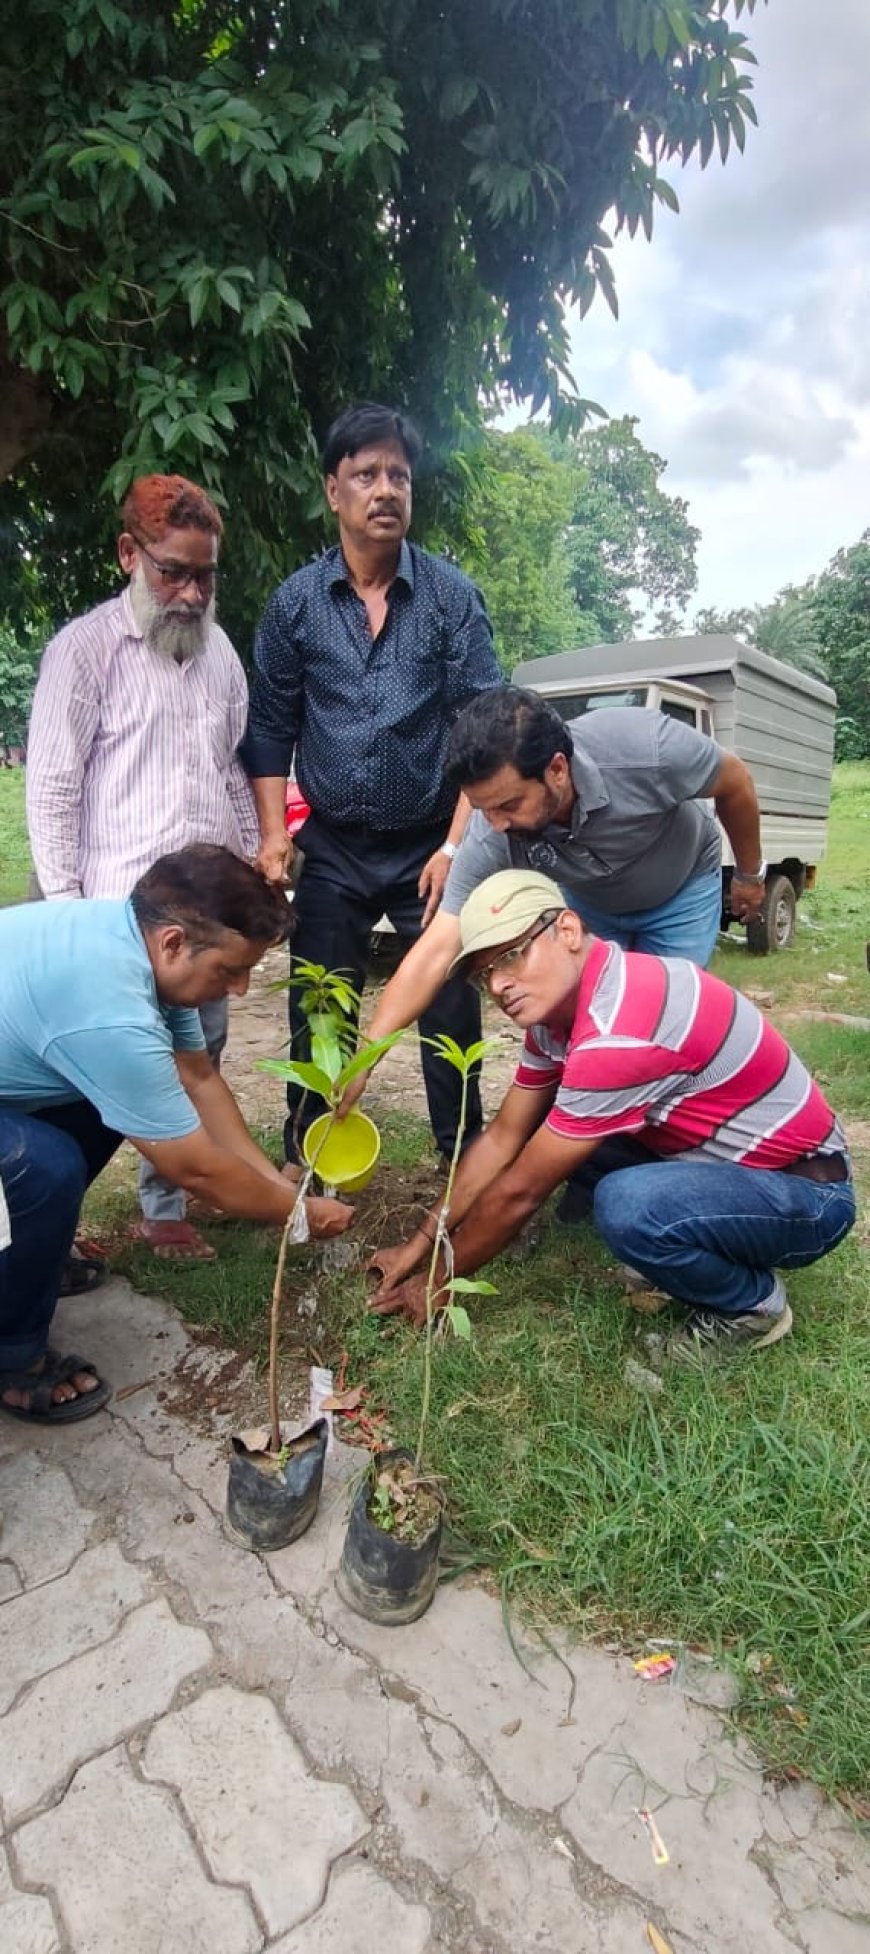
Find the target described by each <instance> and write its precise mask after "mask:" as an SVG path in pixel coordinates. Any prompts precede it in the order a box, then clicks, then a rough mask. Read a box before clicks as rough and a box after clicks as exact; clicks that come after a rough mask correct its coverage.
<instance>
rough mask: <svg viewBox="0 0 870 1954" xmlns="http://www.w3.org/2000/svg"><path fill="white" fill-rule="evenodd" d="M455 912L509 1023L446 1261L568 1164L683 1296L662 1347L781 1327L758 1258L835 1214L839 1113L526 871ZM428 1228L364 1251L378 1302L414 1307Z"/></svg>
mask: <svg viewBox="0 0 870 1954" xmlns="http://www.w3.org/2000/svg"><path fill="white" fill-rule="evenodd" d="M460 925H461V942H462V949H461V953H460V956H459V957H458V958H457V966H458V967H459V968H461V969H462V970H463V971H464V973H465V974H466V975H468V976H469V977H471V978H472V979H473V980H475V981H476V982H477V983H478V985H479V986H480V987H481V988H482V989H484V990H485V991H486V992H488V993H489V994H490V995H491V996H492V997H494V998H495V1000H496V1002H497V1003H498V1004H499V1005H500V1006H501V1008H502V1010H503V1011H504V1012H505V1014H506V1016H507V1017H508V1018H510V1020H511V1022H512V1023H513V1024H516V1025H519V1026H522V1027H523V1029H524V1030H525V1033H526V1038H525V1045H524V1049H523V1053H522V1056H521V1059H520V1063H519V1066H518V1068H517V1072H516V1077H515V1080H514V1084H513V1086H512V1087H511V1089H510V1091H509V1092H508V1094H507V1097H506V1099H505V1100H504V1102H503V1104H502V1106H501V1108H500V1110H499V1112H498V1114H497V1116H496V1118H495V1120H494V1121H493V1123H492V1125H491V1126H490V1127H489V1128H488V1129H487V1131H486V1133H485V1134H484V1135H483V1136H482V1138H481V1139H480V1140H479V1141H477V1142H476V1144H475V1145H474V1147H472V1148H471V1149H470V1150H469V1152H468V1154H467V1156H466V1158H465V1160H464V1161H463V1162H462V1164H461V1166H460V1170H459V1173H458V1175H457V1180H456V1184H455V1188H454V1193H453V1199H452V1201H451V1207H450V1240H451V1247H452V1257H453V1266H454V1270H455V1273H456V1274H462V1275H464V1274H467V1273H469V1272H470V1271H472V1270H474V1269H477V1268H478V1267H479V1266H480V1264H481V1263H482V1262H487V1261H489V1259H490V1258H491V1257H492V1256H493V1255H495V1254H497V1253H498V1251H499V1249H501V1248H502V1247H503V1246H504V1244H505V1243H506V1242H508V1241H510V1240H511V1239H512V1237H513V1236H514V1235H516V1234H517V1232H518V1230H519V1229H520V1228H521V1227H522V1225H523V1223H524V1222H525V1221H526V1220H527V1218H528V1217H529V1215H531V1214H533V1213H534V1211H535V1209H536V1208H538V1207H539V1206H540V1204H541V1202H542V1201H544V1200H545V1199H546V1197H547V1195H548V1194H550V1193H551V1192H552V1190H553V1189H554V1188H555V1187H557V1186H558V1185H559V1183H560V1182H561V1181H564V1180H565V1179H566V1178H567V1177H568V1176H569V1175H573V1174H575V1173H576V1171H577V1169H578V1168H583V1167H584V1166H586V1164H587V1163H588V1168H587V1171H588V1175H589V1180H590V1184H591V1185H592V1186H593V1188H594V1216H595V1221H596V1224H597V1226H598V1229H599V1232H600V1233H601V1234H602V1235H603V1237H604V1239H605V1241H606V1242H607V1243H608V1245H609V1247H610V1248H611V1249H612V1250H613V1251H614V1253H615V1254H616V1255H617V1256H619V1258H620V1259H621V1260H623V1261H624V1262H625V1263H627V1264H628V1265H629V1267H630V1269H631V1270H632V1271H634V1272H638V1273H639V1275H640V1276H641V1277H642V1278H644V1279H645V1281H646V1282H648V1283H649V1284H651V1285H652V1286H654V1287H655V1288H658V1289H661V1290H664V1291H665V1293H666V1294H667V1295H669V1296H671V1297H673V1298H674V1299H675V1300H676V1301H677V1302H679V1303H682V1304H684V1305H685V1306H686V1309H687V1315H686V1318H685V1321H684V1323H683V1325H682V1327H681V1329H680V1330H679V1331H678V1333H677V1334H676V1336H675V1337H673V1338H672V1339H671V1342H670V1351H671V1354H673V1355H674V1356H677V1357H680V1358H683V1359H689V1360H691V1361H697V1360H698V1359H699V1358H701V1357H703V1356H704V1355H705V1354H706V1353H707V1352H709V1351H710V1350H713V1349H723V1348H736V1347H738V1346H749V1347H754V1348H761V1347H763V1346H765V1345H768V1344H771V1343H775V1342H778V1341H779V1339H780V1338H781V1337H783V1336H786V1335H787V1334H788V1332H789V1330H790V1329H791V1322H792V1317H791V1310H790V1308H789V1304H788V1301H787V1298H786V1293H785V1287H784V1284H783V1282H782V1278H781V1276H780V1275H779V1273H778V1271H779V1270H780V1269H782V1268H799V1267H802V1266H803V1265H805V1264H806V1263H810V1262H814V1261H816V1260H817V1259H818V1258H819V1257H820V1256H822V1255H826V1254H827V1253H828V1251H829V1249H831V1248H833V1247H834V1246H835V1244H836V1243H837V1242H838V1241H840V1240H841V1239H842V1237H843V1236H844V1235H845V1234H846V1233H847V1232H848V1230H849V1229H850V1228H851V1226H852V1224H853V1221H854V1219H855V1195H854V1188H853V1185H852V1176H851V1167H850V1162H849V1155H848V1151H847V1147H846V1142H845V1138H844V1135H843V1131H842V1128H841V1126H840V1123H839V1121H838V1119H837V1117H836V1115H835V1114H834V1113H833V1112H832V1111H831V1108H830V1107H829V1106H828V1104H827V1102H826V1100H825V1099H824V1097H823V1095H822V1093H821V1092H820V1090H819V1087H818V1086H817V1085H815V1084H814V1082H813V1080H812V1079H811V1078H810V1077H809V1074H808V1073H807V1072H806V1070H805V1068H804V1066H803V1065H802V1064H801V1061H800V1059H799V1058H798V1057H797V1056H796V1054H795V1053H794V1052H793V1051H792V1050H791V1049H790V1047H789V1046H788V1045H787V1044H786V1042H785V1039H784V1038H782V1037H781V1036H780V1034H779V1032H778V1031H776V1030H775V1028H774V1026H773V1025H771V1024H769V1023H768V1022H767V1020H766V1019H765V1018H763V1017H762V1015H761V1013H760V1011H758V1010H757V1008H756V1006H755V1005H754V1004H752V1003H750V1001H749V999H748V998H746V997H744V996H742V995H741V993H740V992H738V991H734V990H732V989H731V986H730V985H729V984H724V983H722V982H721V980H720V979H719V978H718V977H713V976H711V975H710V974H709V972H707V971H704V970H701V969H700V968H699V967H698V965H697V964H693V963H689V962H688V961H686V960H684V959H682V958H670V957H655V956H647V955H644V954H640V953H637V952H632V951H625V950H623V949H621V948H620V947H619V945H618V944H616V943H608V942H606V941H603V940H601V939H600V938H598V937H595V936H593V935H591V934H590V933H589V932H588V931H587V929H586V928H585V926H584V924H583V923H582V922H581V921H580V918H579V916H577V915H575V913H574V911H573V910H570V909H566V908H565V906H564V898H563V896H562V892H561V890H560V889H559V887H558V884H557V883H555V882H552V881H550V880H549V878H548V877H546V876H543V875H539V874H536V873H535V872H534V871H532V870H522V869H507V870H503V871H501V872H500V873H499V874H497V875H492V876H489V877H488V878H487V880H486V881H485V882H483V883H482V884H481V885H480V887H479V888H478V889H476V890H475V891H474V894H473V895H472V896H470V897H469V899H468V901H467V902H466V903H465V905H464V907H463V909H462V912H461V917H460ZM436 1226H437V1210H436V1211H435V1213H434V1214H433V1216H432V1217H430V1218H429V1220H428V1221H427V1222H426V1223H424V1225H423V1227H422V1228H421V1229H419V1230H418V1231H417V1234H416V1235H415V1236H414V1237H413V1238H412V1239H411V1241H409V1242H408V1243H407V1244H406V1245H405V1246H404V1247H403V1248H401V1249H396V1250H387V1251H385V1252H383V1253H382V1254H380V1255H379V1256H378V1257H377V1258H376V1264H375V1266H376V1267H377V1268H378V1269H379V1270H380V1272H381V1275H382V1283H381V1287H380V1289H379V1290H378V1292H377V1294H376V1296H375V1297H374V1299H373V1306H374V1308H375V1309H376V1310H377V1311H378V1312H379V1313H380V1314H390V1313H392V1312H393V1311H396V1310H402V1311H404V1312H405V1313H407V1314H409V1315H410V1316H411V1317H412V1318H413V1319H414V1320H415V1321H418V1322H419V1321H420V1320H421V1317H424V1316H425V1285H424V1282H423V1279H422V1277H415V1276H414V1274H413V1271H414V1270H415V1269H416V1268H417V1267H418V1265H419V1264H420V1263H421V1262H423V1260H424V1258H426V1257H428V1256H431V1252H432V1244H433V1241H434V1238H435V1236H434V1230H435V1227H436Z"/></svg>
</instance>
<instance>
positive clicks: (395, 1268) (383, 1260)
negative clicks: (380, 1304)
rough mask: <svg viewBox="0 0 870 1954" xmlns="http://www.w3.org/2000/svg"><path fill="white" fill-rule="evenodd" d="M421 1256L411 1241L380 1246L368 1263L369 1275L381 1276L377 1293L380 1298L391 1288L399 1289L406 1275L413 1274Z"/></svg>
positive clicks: (367, 1270)
mask: <svg viewBox="0 0 870 1954" xmlns="http://www.w3.org/2000/svg"><path fill="white" fill-rule="evenodd" d="M419 1260H420V1258H419V1255H418V1254H417V1252H416V1250H415V1249H413V1248H412V1246H411V1244H410V1243H409V1242H399V1244H398V1247H397V1248H379V1249H378V1252H377V1254H376V1255H373V1256H372V1259H371V1261H370V1262H367V1263H366V1272H367V1274H368V1275H372V1276H380V1278H381V1280H380V1282H379V1284H378V1287H377V1290H376V1292H375V1294H376V1295H377V1296H378V1298H379V1299H381V1300H382V1299H383V1298H384V1297H385V1296H386V1295H388V1293H389V1291H390V1290H391V1289H398V1288H399V1287H400V1286H401V1284H402V1283H403V1282H404V1281H405V1279H406V1277H407V1276H409V1275H412V1274H413V1272H414V1270H415V1269H416V1267H417V1264H418V1262H419Z"/></svg>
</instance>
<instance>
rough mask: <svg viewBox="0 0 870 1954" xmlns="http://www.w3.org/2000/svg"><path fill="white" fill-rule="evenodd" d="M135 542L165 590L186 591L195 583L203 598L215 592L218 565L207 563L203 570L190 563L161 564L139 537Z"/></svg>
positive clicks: (135, 538)
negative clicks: (189, 585) (188, 586)
mask: <svg viewBox="0 0 870 1954" xmlns="http://www.w3.org/2000/svg"><path fill="white" fill-rule="evenodd" d="M133 541H134V542H135V544H136V548H137V550H141V552H142V555H143V556H147V558H148V561H149V563H150V565H151V568H152V570H156V571H157V575H158V577H159V578H160V581H161V583H162V585H163V588H164V590H186V588H187V585H188V584H189V583H195V584H196V587H197V590H199V591H200V592H201V593H202V595H203V597H208V596H209V595H210V593H211V592H212V591H213V590H214V587H215V584H216V582H217V574H218V573H217V564H216V563H207V564H205V565H204V566H203V567H202V568H201V569H194V567H193V565H192V564H190V563H161V561H160V558H159V556H153V555H152V553H151V551H150V550H149V549H146V547H145V544H144V543H142V542H140V540H139V537H138V536H134V538H133Z"/></svg>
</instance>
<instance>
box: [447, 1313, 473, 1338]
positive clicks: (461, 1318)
mask: <svg viewBox="0 0 870 1954" xmlns="http://www.w3.org/2000/svg"><path fill="white" fill-rule="evenodd" d="M444 1315H445V1316H446V1318H447V1321H448V1323H449V1324H450V1328H451V1330H452V1331H453V1335H454V1336H455V1337H461V1338H462V1340H463V1342H465V1343H468V1342H470V1340H471V1317H470V1316H469V1314H468V1311H467V1309H463V1307H462V1304H461V1303H448V1304H447V1307H446V1309H445V1311H444Z"/></svg>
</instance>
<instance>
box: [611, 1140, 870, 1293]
mask: <svg viewBox="0 0 870 1954" xmlns="http://www.w3.org/2000/svg"><path fill="white" fill-rule="evenodd" d="M601 1151H602V1152H604V1149H602V1150H601ZM597 1159H598V1156H597V1155H595V1156H593V1159H592V1160H591V1161H590V1163H589V1166H590V1168H591V1169H592V1170H593V1172H594V1168H595V1165H596V1161H597ZM604 1166H605V1171H604V1173H603V1175H602V1177H601V1178H600V1179H599V1181H598V1185H597V1187H596V1188H595V1192H594V1196H593V1214H594V1217H595V1224H596V1227H597V1228H598V1231H599V1233H600V1234H601V1235H602V1236H603V1237H604V1240H605V1241H606V1242H607V1244H608V1247H609V1248H611V1249H612V1250H613V1252H614V1254H615V1255H617V1256H619V1258H620V1260H621V1261H623V1262H629V1263H630V1264H631V1266H632V1268H633V1269H639V1270H640V1273H641V1275H644V1276H646V1277H647V1280H648V1281H649V1282H652V1283H653V1284H654V1285H655V1287H656V1288H657V1289H664V1290H665V1291H666V1293H667V1294H668V1295H669V1296H674V1297H676V1299H677V1300H678V1302H681V1303H688V1304H690V1305H692V1306H693V1307H695V1308H701V1309H710V1310H717V1311H718V1312H719V1313H720V1315H722V1316H740V1315H742V1314H744V1313H745V1312H746V1311H747V1310H753V1309H756V1308H757V1306H758V1304H759V1303H763V1302H764V1301H765V1300H766V1299H767V1297H768V1296H769V1295H770V1292H771V1290H772V1288H773V1272H774V1269H777V1268H779V1269H800V1268H804V1267H805V1266H806V1264H807V1263H809V1262H817V1261H818V1260H819V1257H820V1256H822V1255H827V1254H828V1251H829V1250H830V1249H832V1248H835V1247H836V1244H837V1242H839V1241H842V1239H843V1236H844V1235H847V1234H848V1232H849V1229H850V1228H851V1227H852V1224H853V1222H854V1220H855V1190H854V1187H853V1185H852V1182H851V1181H825V1182H819V1181H809V1180H804V1179H803V1178H802V1177H800V1176H799V1175H797V1174H784V1173H781V1172H773V1171H771V1170H770V1169H766V1168H759V1167H738V1166H732V1165H731V1163H730V1162H728V1161H718V1160H705V1161H697V1160H694V1161H693V1160H655V1161H649V1156H647V1164H646V1165H637V1166H628V1167H621V1168H619V1169H617V1170H615V1171H612V1172H609V1173H608V1172H607V1171H606V1162H605V1163H604Z"/></svg>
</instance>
